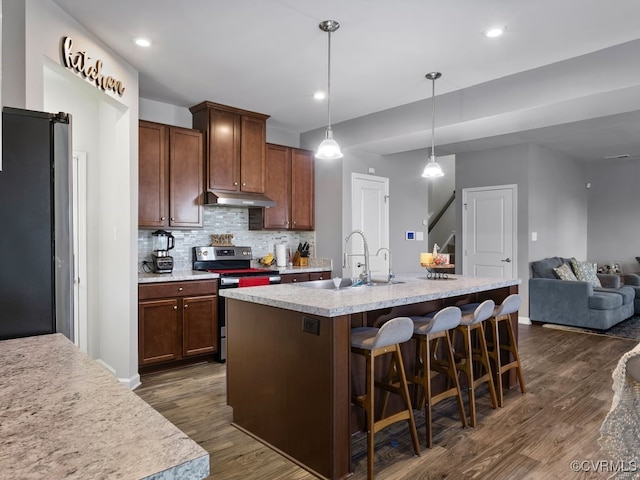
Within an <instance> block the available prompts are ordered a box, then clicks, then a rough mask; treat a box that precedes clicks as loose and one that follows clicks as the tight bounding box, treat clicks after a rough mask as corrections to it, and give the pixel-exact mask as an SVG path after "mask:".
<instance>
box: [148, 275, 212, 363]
mask: <svg viewBox="0 0 640 480" xmlns="http://www.w3.org/2000/svg"><path fill="white" fill-rule="evenodd" d="M217 293H218V284H217V281H216V280H199V281H185V282H166V283H153V284H141V285H139V286H138V298H139V303H138V363H139V365H140V366H141V367H142V366H147V365H154V364H160V363H169V362H175V361H178V360H183V359H186V358H189V357H195V356H200V355H205V354H212V353H215V352H217V350H218V311H217V305H218V303H217V301H218V296H217Z"/></svg>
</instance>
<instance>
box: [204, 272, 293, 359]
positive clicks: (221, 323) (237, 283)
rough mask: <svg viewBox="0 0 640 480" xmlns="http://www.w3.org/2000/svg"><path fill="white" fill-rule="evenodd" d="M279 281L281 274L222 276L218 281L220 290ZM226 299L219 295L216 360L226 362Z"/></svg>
mask: <svg viewBox="0 0 640 480" xmlns="http://www.w3.org/2000/svg"><path fill="white" fill-rule="evenodd" d="M256 279H260V280H256ZM264 279H267V280H268V281H265V280H264ZM278 283H280V275H268V276H267V275H251V276H222V277H220V280H219V282H218V290H222V289H224V288H242V287H249V286H257V285H275V284H278ZM226 300H227V299H226V298H225V297H223V296H222V295H218V327H219V329H220V330H219V332H218V354H217V355H216V360H217V361H219V362H226V360H227V312H226V306H227V305H226Z"/></svg>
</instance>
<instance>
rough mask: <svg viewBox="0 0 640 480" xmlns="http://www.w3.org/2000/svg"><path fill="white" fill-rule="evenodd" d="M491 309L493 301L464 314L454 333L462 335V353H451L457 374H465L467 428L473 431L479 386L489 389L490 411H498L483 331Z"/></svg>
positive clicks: (483, 303) (486, 301)
mask: <svg viewBox="0 0 640 480" xmlns="http://www.w3.org/2000/svg"><path fill="white" fill-rule="evenodd" d="M494 308H495V303H494V302H493V300H485V301H484V302H482V303H481V304H479V305H478V306H477V307H476V308H475V309H474V310H473V311H471V312H467V313H463V315H462V319H461V320H460V325H458V326H457V327H456V328H455V330H454V332H460V333H461V334H462V335H463V342H462V343H463V349H464V351H463V352H462V353H460V352H454V357H455V358H456V366H457V368H458V370H460V371H462V372H464V373H465V375H466V377H467V385H468V390H469V411H470V422H469V424H470V425H471V426H472V427H475V426H476V394H475V389H476V388H477V387H478V386H480V385H482V384H483V383H487V384H488V385H489V394H490V395H491V404H492V405H493V408H498V400H497V398H496V390H495V386H494V383H493V376H492V372H491V365H490V360H489V352H488V350H487V340H486V338H485V329H484V322H485V321H486V320H488V319H489V318H490V317H491V316H492V315H493V310H494ZM473 332H475V340H476V346H474V345H473V344H472V342H471V340H472V333H473ZM474 364H475V365H474ZM474 366H475V367H477V374H476V373H475V372H474Z"/></svg>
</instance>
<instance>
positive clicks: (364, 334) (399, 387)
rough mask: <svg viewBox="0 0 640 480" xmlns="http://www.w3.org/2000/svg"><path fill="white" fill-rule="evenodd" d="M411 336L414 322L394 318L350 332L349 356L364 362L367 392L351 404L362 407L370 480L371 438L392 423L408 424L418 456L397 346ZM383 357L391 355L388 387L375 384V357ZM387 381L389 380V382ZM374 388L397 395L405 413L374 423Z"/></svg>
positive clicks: (415, 435)
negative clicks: (362, 357) (365, 425)
mask: <svg viewBox="0 0 640 480" xmlns="http://www.w3.org/2000/svg"><path fill="white" fill-rule="evenodd" d="M412 335H413V321H412V320H411V319H410V318H409V317H396V318H393V319H391V320H389V321H388V322H386V323H385V324H384V325H382V326H381V327H380V328H375V327H358V328H353V329H351V352H352V353H356V354H358V355H363V356H364V357H365V359H366V392H365V394H364V395H359V396H354V397H353V398H352V401H353V403H354V404H356V405H359V406H361V407H363V408H364V410H365V413H366V416H367V478H368V479H369V480H372V479H373V463H374V462H373V460H374V458H373V452H374V435H375V433H376V432H379V431H380V430H382V429H383V428H385V427H388V426H389V425H391V424H393V423H396V422H399V421H401V420H407V422H408V424H409V431H410V433H411V440H412V442H413V450H414V452H415V454H416V455H420V446H419V442H418V433H417V430H416V422H415V418H414V417H413V409H412V406H411V401H410V399H409V389H408V387H407V379H406V376H405V373H404V364H403V362H402V355H401V354H400V344H401V343H404V342H406V341H408V340H409V339H411V336H412ZM384 354H392V357H391V362H390V364H389V374H388V376H387V383H384V382H381V381H377V380H375V371H374V367H375V359H376V357H379V356H380V355H384ZM396 375H397V377H398V382H397V383H396V382H394V381H393V377H395V376H396ZM389 379H392V380H391V381H389ZM375 387H378V388H382V389H384V390H385V391H386V392H391V393H396V394H398V395H400V397H402V400H403V401H404V406H405V408H404V410H401V411H400V412H397V413H394V414H393V415H389V416H388V417H384V409H383V412H382V418H380V419H379V420H377V421H376V420H375V409H374V397H375V391H374V389H375ZM385 396H386V395H385Z"/></svg>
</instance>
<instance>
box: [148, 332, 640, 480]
mask: <svg viewBox="0 0 640 480" xmlns="http://www.w3.org/2000/svg"><path fill="white" fill-rule="evenodd" d="M519 332H520V346H519V351H520V357H521V360H522V362H523V370H524V376H525V381H526V386H527V394H525V395H521V394H520V391H519V390H518V389H515V390H510V391H508V392H506V393H505V406H504V407H503V408H501V409H498V410H493V409H492V408H491V405H490V402H489V398H488V396H489V395H488V391H487V390H486V387H485V388H484V389H480V391H479V394H478V426H477V427H475V428H466V429H463V428H462V427H461V426H460V423H459V420H458V419H457V408H456V405H455V402H454V401H453V399H451V400H452V401H450V402H443V403H441V404H438V405H436V407H435V408H434V414H433V416H434V444H435V446H434V448H432V449H427V448H425V447H424V427H423V424H424V419H423V416H422V413H419V412H416V419H417V421H418V422H419V430H418V434H419V436H420V442H421V455H420V457H414V456H413V454H412V449H411V445H410V440H409V432H408V429H407V427H406V425H403V424H397V427H396V428H394V426H392V427H390V428H389V430H388V431H383V432H380V433H378V434H377V435H376V464H375V471H376V478H379V479H390V480H398V479H482V480H484V479H492V480H498V479H509V480H511V479H518V480H520V479H535V480H538V479H545V480H546V479H601V478H607V477H608V476H609V475H610V474H607V473H606V472H588V471H581V472H573V471H572V470H571V466H570V464H571V461H573V460H578V461H585V462H597V461H598V460H607V459H608V457H607V456H606V454H605V453H604V452H602V451H600V447H599V445H598V438H599V436H600V431H599V429H600V425H601V423H602V421H603V419H604V417H605V415H606V414H607V412H608V411H609V408H610V406H611V400H612V397H613V392H612V390H611V385H612V380H611V372H612V370H613V368H614V367H615V366H616V364H617V362H618V360H619V358H620V357H621V356H622V355H623V354H624V353H625V352H627V351H629V350H631V349H632V348H633V347H634V346H635V345H636V342H635V341H633V340H626V339H618V338H611V337H606V336H600V335H589V334H584V333H576V332H566V331H559V330H552V329H547V328H543V327H541V326H539V325H531V326H529V325H520V328H519ZM136 393H138V395H139V396H140V397H141V398H142V399H143V400H145V401H146V402H148V403H149V404H150V405H151V406H152V407H153V408H155V409H156V410H157V411H158V412H160V413H161V414H162V415H164V416H165V417H166V418H167V419H168V420H170V421H171V422H172V423H174V424H175V425H176V426H178V427H179V428H180V429H182V430H183V431H184V432H185V433H186V434H187V435H189V436H190V437H191V438H192V439H194V440H195V441H196V442H198V443H199V444H200V445H201V446H202V447H203V448H205V449H206V450H207V451H208V452H209V454H210V458H211V477H210V478H213V479H216V480H234V479H238V480H240V479H242V480H249V479H261V480H270V479H287V480H288V479H293V480H296V479H312V478H316V477H314V476H313V475H311V474H309V473H308V472H306V471H305V470H303V469H301V468H299V467H298V466H296V465H295V464H294V463H292V462H291V461H289V460H287V459H286V458H284V457H283V456H281V455H279V454H278V453H276V452H274V451H273V450H271V449H269V448H268V447H265V446H264V445H263V444H262V443H260V442H258V441H256V440H254V439H253V438H251V437H250V436H248V435H246V434H245V433H243V432H241V431H240V430H238V429H236V428H235V427H233V426H232V425H231V419H232V411H231V408H230V407H228V406H227V405H226V383H225V366H224V365H223V364H218V363H207V364H200V365H195V366H192V367H185V368H181V369H177V370H172V371H168V372H162V373H154V374H148V375H144V376H143V377H142V386H141V387H139V388H138V389H137V390H136ZM465 397H466V395H465ZM466 400H467V399H466V398H465V401H466ZM465 407H466V408H467V407H468V405H466V404H465ZM467 412H468V408H467ZM365 444H366V441H365V435H364V434H359V435H356V436H355V437H354V439H353V448H352V458H353V468H354V475H353V476H352V477H351V478H353V479H364V478H366V470H367V468H366V446H365ZM609 460H610V459H609ZM630 460H636V459H630ZM586 465H588V464H586Z"/></svg>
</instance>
